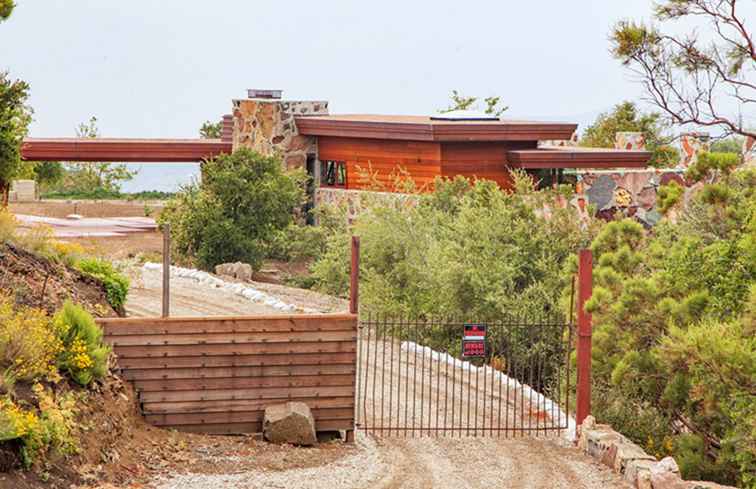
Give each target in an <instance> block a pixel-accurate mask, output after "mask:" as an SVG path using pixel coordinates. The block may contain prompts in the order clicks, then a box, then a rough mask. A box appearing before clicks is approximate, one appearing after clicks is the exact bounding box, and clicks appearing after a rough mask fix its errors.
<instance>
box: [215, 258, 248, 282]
mask: <svg viewBox="0 0 756 489" xmlns="http://www.w3.org/2000/svg"><path fill="white" fill-rule="evenodd" d="M215 274H216V275H225V276H227V277H233V278H235V279H237V280H245V281H246V280H250V279H251V278H252V266H251V265H249V264H248V263H242V262H236V263H221V264H220V265H216V266H215Z"/></svg>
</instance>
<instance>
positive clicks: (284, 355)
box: [98, 314, 357, 434]
mask: <svg viewBox="0 0 756 489" xmlns="http://www.w3.org/2000/svg"><path fill="white" fill-rule="evenodd" d="M98 323H99V324H100V325H101V326H102V327H103V329H104V331H105V341H107V342H108V343H109V344H110V345H112V346H113V350H114V352H115V353H116V355H117V357H118V368H119V369H120V371H121V373H122V374H123V376H124V377H125V378H126V379H127V380H128V381H130V382H131V383H132V384H133V385H134V387H135V389H136V391H137V393H138V399H139V402H140V406H141V409H142V413H143V414H144V416H145V419H146V420H147V421H148V422H150V423H151V424H153V425H156V426H162V427H167V428H173V429H177V430H182V431H191V432H201V433H217V434H228V433H257V432H260V431H262V421H263V413H264V411H265V407H266V406H269V405H272V404H278V403H282V402H287V401H301V402H304V403H306V404H307V405H308V406H309V407H310V409H311V410H312V413H313V416H314V417H315V420H316V426H317V429H318V430H319V431H325V430H347V431H351V430H353V429H354V408H355V372H356V368H357V316H356V315H354V314H299V315H271V316H243V317H171V318H154V317H152V318H105V319H98Z"/></svg>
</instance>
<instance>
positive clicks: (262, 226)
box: [159, 149, 306, 270]
mask: <svg viewBox="0 0 756 489" xmlns="http://www.w3.org/2000/svg"><path fill="white" fill-rule="evenodd" d="M281 167H282V165H281V160H280V159H279V158H278V157H273V156H262V155H260V154H258V153H255V152H254V151H251V150H248V149H241V150H239V151H236V152H234V154H232V155H222V156H219V157H218V158H216V159H214V160H210V161H207V162H205V163H204V165H203V179H202V183H200V184H198V185H197V184H194V185H189V186H187V187H186V188H184V189H183V190H182V191H181V192H179V193H178V194H177V195H176V196H175V197H174V198H173V199H171V201H170V202H168V204H167V205H166V207H165V209H164V210H163V212H162V214H161V215H160V219H159V222H160V223H161V225H162V224H164V223H170V225H171V233H172V236H173V239H172V243H173V249H174V252H175V255H176V256H177V257H179V258H180V259H182V260H184V261H187V262H190V263H196V265H198V266H199V267H201V268H203V269H205V270H212V269H213V268H214V267H215V266H216V265H218V264H220V263H225V262H231V261H243V262H245V263H249V264H250V265H252V267H253V268H255V269H259V267H260V265H261V263H262V259H263V258H264V257H265V256H266V254H267V252H268V250H269V249H270V243H271V242H272V241H273V240H274V239H275V236H276V234H277V233H279V232H281V231H282V230H284V229H286V228H287V227H288V226H289V225H290V224H291V223H292V222H293V220H294V212H295V210H297V209H298V208H299V207H300V206H301V205H302V204H303V203H304V198H305V197H304V183H305V181H306V177H305V175H304V173H303V172H302V171H300V170H296V171H293V172H284V171H283V170H282V168H281Z"/></svg>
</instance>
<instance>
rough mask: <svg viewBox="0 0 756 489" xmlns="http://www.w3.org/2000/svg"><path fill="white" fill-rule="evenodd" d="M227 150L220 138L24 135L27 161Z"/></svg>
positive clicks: (180, 158)
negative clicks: (29, 136) (41, 136)
mask: <svg viewBox="0 0 756 489" xmlns="http://www.w3.org/2000/svg"><path fill="white" fill-rule="evenodd" d="M227 153H231V142H230V141H222V140H220V139H113V138H96V139H94V138H25V139H24V141H23V143H22V145H21V157H22V158H23V159H24V160H27V161H116V162H139V163H141V162H145V163H149V162H153V163H187V162H199V161H203V160H206V159H208V158H213V157H215V156H218V155H221V154H227Z"/></svg>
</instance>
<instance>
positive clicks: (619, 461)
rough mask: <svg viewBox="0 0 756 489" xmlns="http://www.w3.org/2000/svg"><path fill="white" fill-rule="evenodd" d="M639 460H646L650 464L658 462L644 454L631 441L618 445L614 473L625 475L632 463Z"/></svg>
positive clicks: (624, 441)
mask: <svg viewBox="0 0 756 489" xmlns="http://www.w3.org/2000/svg"><path fill="white" fill-rule="evenodd" d="M639 460H645V461H647V462H650V463H655V462H656V459H655V458H654V457H652V456H651V455H648V454H647V453H646V452H644V451H643V449H642V448H641V447H639V446H638V445H636V444H635V443H632V442H630V441H627V440H623V441H622V443H619V444H617V453H616V455H615V457H614V466H613V468H614V471H615V472H617V473H618V474H624V473H626V472H627V469H628V466H629V465H630V463H631V462H634V461H639ZM649 469H650V467H649Z"/></svg>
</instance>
